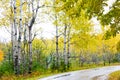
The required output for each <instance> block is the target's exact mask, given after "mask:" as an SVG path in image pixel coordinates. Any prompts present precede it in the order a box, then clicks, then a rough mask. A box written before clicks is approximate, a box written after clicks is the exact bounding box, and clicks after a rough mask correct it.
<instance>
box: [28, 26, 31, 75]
mask: <svg viewBox="0 0 120 80" xmlns="http://www.w3.org/2000/svg"><path fill="white" fill-rule="evenodd" d="M28 46H29V68H28V73H31V71H32V32H31V28H29V43H28Z"/></svg>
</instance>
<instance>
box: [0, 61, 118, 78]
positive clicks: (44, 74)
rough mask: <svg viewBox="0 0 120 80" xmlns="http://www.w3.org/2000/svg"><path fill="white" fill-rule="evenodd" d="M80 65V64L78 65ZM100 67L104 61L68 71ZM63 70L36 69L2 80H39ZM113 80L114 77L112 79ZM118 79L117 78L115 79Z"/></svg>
mask: <svg viewBox="0 0 120 80" xmlns="http://www.w3.org/2000/svg"><path fill="white" fill-rule="evenodd" d="M113 65H119V63H112V64H111V66H113ZM76 66H78V65H76ZM106 66H109V64H108V63H107V64H106ZM98 67H104V66H103V64H102V63H100V64H97V65H95V64H84V66H83V67H71V68H70V69H69V70H68V71H67V72H70V71H76V70H84V69H91V68H98ZM59 73H62V72H58V71H54V72H51V70H47V71H46V72H40V71H36V72H33V73H32V74H25V75H20V76H15V75H7V76H6V75H5V76H2V78H1V79H0V80H37V79H40V78H43V77H47V76H52V75H55V74H59ZM111 80H113V79H111ZM115 80H117V79H115Z"/></svg>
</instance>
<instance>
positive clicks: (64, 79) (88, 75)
mask: <svg viewBox="0 0 120 80" xmlns="http://www.w3.org/2000/svg"><path fill="white" fill-rule="evenodd" d="M117 70H120V66H109V67H102V68H94V69H87V70H79V71H73V72H67V73H62V74H58V75H54V76H50V77H46V78H42V79H39V80H107V78H108V74H110V73H112V72H114V71H117Z"/></svg>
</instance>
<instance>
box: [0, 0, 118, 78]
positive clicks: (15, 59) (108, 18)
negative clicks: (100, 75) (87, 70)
mask: <svg viewBox="0 0 120 80" xmlns="http://www.w3.org/2000/svg"><path fill="white" fill-rule="evenodd" d="M109 1H110V0H1V1H0V8H1V10H2V11H1V16H2V17H0V27H7V28H9V29H11V30H10V35H11V41H9V42H8V43H4V42H1V43H0V77H2V76H3V75H8V74H16V75H21V74H27V73H28V74H31V73H32V72H36V71H39V72H47V71H54V72H56V71H58V72H64V71H69V70H72V69H73V68H76V67H79V68H82V67H83V66H86V65H87V66H90V65H98V66H99V65H100V64H102V65H104V66H105V65H106V64H109V65H110V64H111V63H119V62H120V39H119V37H120V34H119V32H120V31H119V30H120V1H119V0H114V2H113V3H112V2H111V4H112V6H109V4H108V2H109ZM105 7H109V10H108V11H107V12H106V13H105ZM40 15H42V16H43V15H44V16H45V17H44V18H46V17H47V18H48V19H49V20H48V21H50V22H51V23H53V24H54V28H55V30H56V31H55V36H54V37H53V38H52V39H47V38H43V37H39V38H38V37H37V35H41V34H37V33H35V32H34V28H35V25H36V24H38V25H39V24H41V23H39V22H41V21H43V22H44V19H43V18H42V16H40ZM93 18H94V19H96V20H97V21H98V22H99V24H100V29H99V28H97V27H99V26H98V25H96V24H94V22H93V20H92V19H93ZM42 19H43V20H42ZM48 26H49V25H48ZM95 28H97V29H98V30H101V32H96V31H95ZM38 31H39V32H40V31H41V30H38ZM51 33H52V32H51Z"/></svg>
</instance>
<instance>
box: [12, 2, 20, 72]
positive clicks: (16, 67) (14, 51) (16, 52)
mask: <svg viewBox="0 0 120 80" xmlns="http://www.w3.org/2000/svg"><path fill="white" fill-rule="evenodd" d="M13 7H14V41H13V43H14V50H13V53H14V70H15V74H19V65H18V47H17V23H16V22H17V21H16V0H14V3H13Z"/></svg>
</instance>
